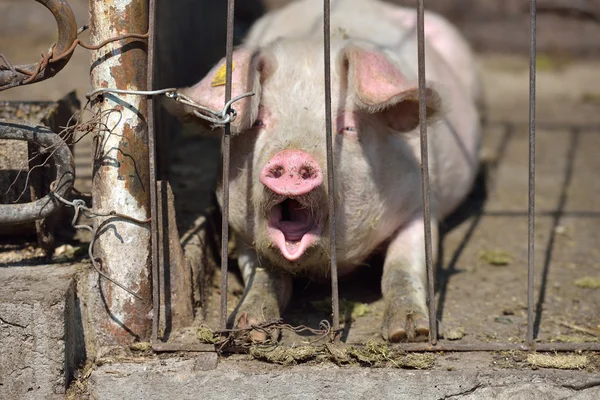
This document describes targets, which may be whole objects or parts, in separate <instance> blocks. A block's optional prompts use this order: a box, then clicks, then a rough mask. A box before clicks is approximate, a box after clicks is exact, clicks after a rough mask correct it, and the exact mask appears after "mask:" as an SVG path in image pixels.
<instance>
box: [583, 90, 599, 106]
mask: <svg viewBox="0 0 600 400" xmlns="http://www.w3.org/2000/svg"><path fill="white" fill-rule="evenodd" d="M581 102H582V103H592V104H597V103H600V93H587V92H586V93H584V94H582V95H581Z"/></svg>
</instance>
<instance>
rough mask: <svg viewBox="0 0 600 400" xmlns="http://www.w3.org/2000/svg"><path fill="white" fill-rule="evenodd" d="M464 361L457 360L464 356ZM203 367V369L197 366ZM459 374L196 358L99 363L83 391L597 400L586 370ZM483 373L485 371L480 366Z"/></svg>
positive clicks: (107, 394)
mask: <svg viewBox="0 0 600 400" xmlns="http://www.w3.org/2000/svg"><path fill="white" fill-rule="evenodd" d="M461 358H462V357H461ZM198 360H200V361H201V362H198ZM463 367H466V368H467V369H466V370H461V371H446V370H433V371H410V370H398V369H372V368H358V367H337V366H334V365H331V364H329V365H319V366H295V367H282V366H272V365H267V364H263V363H257V362H247V361H246V362H236V361H231V360H225V361H221V362H219V364H218V366H216V368H214V367H213V368H214V369H212V370H206V369H207V368H206V356H205V355H203V356H200V357H199V358H198V359H187V360H181V359H177V358H172V359H165V360H154V361H151V362H145V363H143V364H141V363H140V364H137V363H112V364H104V365H102V366H101V367H99V368H98V369H97V370H96V371H94V372H93V373H92V375H91V378H90V381H89V383H88V390H89V393H90V395H91V397H92V398H94V399H116V398H130V399H133V398H139V399H141V398H143V399H146V400H154V399H182V400H183V399H199V398H205V399H227V400H231V399H458V398H461V399H463V398H464V399H565V398H569V399H598V398H600V377H599V376H598V375H595V374H590V373H587V372H583V371H555V370H537V371H532V370H494V369H490V368H485V367H484V368H485V372H482V370H483V368H482V369H481V370H480V369H478V368H477V365H476V364H471V365H469V364H466V365H463ZM482 367H483V366H482Z"/></svg>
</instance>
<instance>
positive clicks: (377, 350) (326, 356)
mask: <svg viewBox="0 0 600 400" xmlns="http://www.w3.org/2000/svg"><path fill="white" fill-rule="evenodd" d="M249 354H250V356H251V357H253V358H255V359H257V360H261V361H265V362H269V363H274V364H281V365H286V366H290V365H297V364H299V363H306V362H325V361H331V362H333V363H335V364H337V365H361V366H368V367H375V368H380V367H394V368H409V369H429V368H431V367H433V365H434V362H435V355H434V354H431V353H410V354H406V353H404V352H402V351H398V350H394V349H392V348H390V347H389V346H388V344H387V343H386V342H375V341H369V342H367V343H365V345H364V346H356V347H355V346H348V347H346V346H345V345H340V344H330V343H327V344H325V345H322V346H311V345H306V346H294V347H286V346H280V345H268V346H265V345H256V344H255V345H253V346H252V347H250V350H249Z"/></svg>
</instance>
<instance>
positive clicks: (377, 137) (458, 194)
mask: <svg viewBox="0 0 600 400" xmlns="http://www.w3.org/2000/svg"><path fill="white" fill-rule="evenodd" d="M332 3H333V4H332V14H331V26H332V29H331V33H332V34H331V49H332V50H331V64H332V69H331V77H332V83H331V89H332V98H333V104H332V109H333V121H334V126H333V132H334V138H333V153H334V154H333V155H334V168H335V177H336V180H335V185H336V193H335V203H336V210H337V214H336V226H337V236H336V245H337V248H336V252H337V258H338V265H339V266H338V269H339V274H340V275H344V274H347V273H349V272H351V271H353V270H354V269H355V268H356V267H357V266H359V265H360V264H361V263H363V262H364V260H365V259H366V258H367V257H368V256H369V255H371V254H372V253H373V252H374V251H376V250H378V249H381V248H382V246H383V247H384V249H385V251H386V253H385V254H386V256H385V263H384V268H383V277H382V293H383V296H384V299H385V304H386V310H385V315H384V319H383V323H382V335H383V337H384V338H387V339H388V340H390V341H400V340H409V341H412V340H419V339H422V338H424V337H426V336H427V334H428V331H429V328H428V327H429V325H428V324H429V322H428V313H427V307H426V291H425V286H426V274H425V250H424V223H423V215H422V193H421V171H420V147H419V134H418V132H419V129H418V126H419V115H418V87H417V36H416V12H415V10H413V9H408V8H402V7H397V6H394V5H391V4H387V3H384V2H382V1H378V0H338V1H333V2H332ZM322 9H323V2H322V0H301V1H297V2H294V3H291V4H290V5H288V6H286V7H285V8H283V9H280V10H278V11H274V12H271V13H269V14H267V15H265V16H264V17H262V18H261V19H260V20H258V21H257V22H256V23H255V25H254V26H253V27H252V29H251V30H250V32H249V35H248V37H247V39H246V42H245V43H244V45H243V46H241V47H239V48H237V49H236V50H235V52H234V56H233V62H234V70H233V96H237V95H239V94H242V93H245V92H250V91H252V92H255V93H256V95H255V96H253V97H250V98H246V99H243V100H240V101H238V102H236V103H235V104H234V106H233V108H234V109H235V110H236V111H237V118H236V119H235V121H234V122H233V123H232V124H231V126H232V132H233V133H234V136H233V137H232V141H231V172H230V181H231V183H230V199H231V200H230V224H231V227H232V229H234V230H235V232H236V238H237V239H238V240H239V243H238V248H240V249H241V250H240V254H239V259H238V261H239V266H240V268H241V271H242V275H243V278H244V281H245V285H246V293H245V295H244V298H243V301H242V302H241V304H239V305H238V307H237V309H236V311H235V313H234V316H232V317H233V318H234V320H235V323H236V324H237V325H238V326H250V325H252V324H257V323H260V322H263V321H266V320H272V319H276V318H279V317H280V315H281V312H282V311H283V310H284V308H285V307H286V305H287V303H288V301H289V299H290V297H291V288H292V285H291V281H292V276H293V275H298V274H306V275H310V276H312V277H315V278H319V277H320V278H325V277H327V275H328V273H329V223H330V220H329V214H328V206H327V205H328V203H327V191H328V186H327V168H328V166H327V163H326V146H325V112H324V110H325V103H324V91H325V89H324V85H325V83H324V77H323V62H324V61H323V37H322V35H323V34H322V24H323V22H322V21H323V11H322ZM425 35H426V44H425V45H426V77H427V81H428V83H427V87H428V89H427V100H426V103H427V119H428V121H427V122H428V132H429V161H430V165H429V168H430V181H431V190H432V227H431V228H432V234H433V249H434V251H435V249H436V248H437V241H438V229H437V227H438V221H440V219H442V218H444V217H445V216H447V215H448V214H449V213H450V212H452V211H453V210H454V209H455V208H456V207H457V205H458V204H459V203H460V202H461V201H462V200H463V199H464V198H465V196H466V195H467V194H468V192H469V191H470V188H471V186H472V184H473V180H474V177H475V175H476V170H477V164H478V151H479V145H480V133H481V131H480V124H479V117H478V112H477V107H476V104H477V102H478V101H480V96H481V94H480V92H481V89H480V86H479V80H478V75H477V69H476V64H475V60H474V57H473V55H472V53H471V50H470V49H469V47H468V45H467V44H466V42H465V40H464V39H463V38H462V37H461V36H460V34H459V33H458V32H457V31H456V29H455V28H454V27H452V26H451V25H450V24H449V23H448V22H447V21H445V20H444V19H443V18H441V17H440V16H438V15H435V14H432V13H426V15H425ZM224 63H225V60H221V62H219V63H218V64H217V65H216V66H215V67H214V68H213V69H212V70H211V71H210V73H209V74H208V75H207V76H206V77H205V78H204V79H202V80H201V81H200V82H199V83H198V84H196V85H194V86H192V87H190V88H186V89H182V93H184V94H186V95H187V96H189V97H190V98H192V99H193V100H194V101H196V102H198V103H200V104H202V105H204V106H207V107H210V108H213V109H217V110H218V109H221V108H222V107H223V104H224V91H225V87H224V86H223V85H221V84H220V82H216V81H214V78H215V75H216V74H219V72H220V71H219V70H220V69H222V68H223V65H224ZM217 80H218V79H217ZM189 111H190V110H189V109H185V110H182V112H183V113H186V112H189ZM217 195H218V197H219V199H220V201H222V187H221V186H219V188H218V189H217ZM253 337H254V339H256V340H262V339H265V336H264V334H263V333H261V332H258V331H256V332H255V333H254V334H253Z"/></svg>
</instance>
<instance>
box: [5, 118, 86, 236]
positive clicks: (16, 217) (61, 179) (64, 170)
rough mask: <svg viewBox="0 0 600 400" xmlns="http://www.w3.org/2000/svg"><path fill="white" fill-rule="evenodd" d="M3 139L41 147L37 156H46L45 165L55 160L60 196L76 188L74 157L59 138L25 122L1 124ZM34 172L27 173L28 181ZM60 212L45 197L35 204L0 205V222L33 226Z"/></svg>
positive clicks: (47, 196)
mask: <svg viewBox="0 0 600 400" xmlns="http://www.w3.org/2000/svg"><path fill="white" fill-rule="evenodd" d="M0 137H2V139H11V140H25V141H27V142H29V143H33V144H36V145H37V146H39V148H38V150H37V151H38V153H37V154H38V155H40V154H47V157H46V160H45V161H44V163H45V162H47V161H48V160H50V159H53V160H54V165H55V167H56V181H55V182H57V184H56V186H57V188H56V190H57V192H60V193H61V194H66V193H68V192H69V190H70V188H71V187H72V186H73V181H74V180H75V168H74V166H73V156H72V154H71V152H70V151H69V148H68V146H67V145H66V143H65V141H64V140H63V139H62V138H61V137H60V136H59V135H57V134H56V133H54V132H52V131H51V130H50V129H49V128H47V127H45V126H42V125H37V124H34V123H30V122H22V121H13V120H0ZM33 169H34V168H31V169H30V170H29V171H28V174H27V181H28V179H29V174H30V173H31V172H32V171H33ZM20 172H21V170H19V173H17V176H16V178H15V180H14V181H13V182H12V183H11V185H10V186H9V189H8V190H7V193H8V192H9V191H10V188H12V186H13V185H14V183H15V182H16V181H17V179H18V177H19V176H20ZM27 181H26V182H25V185H24V189H23V190H25V189H26V188H27V186H28V185H27V183H28V182H27ZM21 194H22V193H21ZM20 197H21V195H19V198H20ZM17 201H18V199H17ZM15 202H16V201H15ZM59 208H60V204H59V203H58V202H56V201H55V199H54V198H52V197H51V196H50V195H46V196H44V197H42V198H40V199H37V200H35V199H34V200H33V201H31V202H28V203H24V204H1V205H0V222H2V223H7V224H20V223H26V222H33V221H35V220H39V219H43V218H45V217H47V216H49V215H51V214H52V213H54V212H56V211H57V210H58V209H59Z"/></svg>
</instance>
